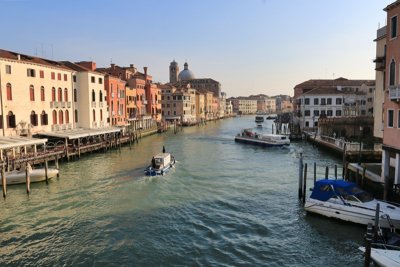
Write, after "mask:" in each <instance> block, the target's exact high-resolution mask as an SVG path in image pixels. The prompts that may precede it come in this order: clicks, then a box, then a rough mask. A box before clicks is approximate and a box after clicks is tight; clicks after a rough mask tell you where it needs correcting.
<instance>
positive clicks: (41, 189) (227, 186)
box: [0, 116, 365, 266]
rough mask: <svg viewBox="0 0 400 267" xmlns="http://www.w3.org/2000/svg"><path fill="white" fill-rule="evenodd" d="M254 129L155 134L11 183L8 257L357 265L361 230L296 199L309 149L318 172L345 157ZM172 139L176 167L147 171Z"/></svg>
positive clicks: (4, 220)
mask: <svg viewBox="0 0 400 267" xmlns="http://www.w3.org/2000/svg"><path fill="white" fill-rule="evenodd" d="M253 126H255V124H254V118H253V117H252V116H249V117H241V118H234V119H226V120H223V121H219V122H216V123H214V122H213V123H208V124H207V126H201V127H192V128H184V129H183V132H179V133H178V134H176V135H175V134H173V132H171V133H167V134H165V135H154V136H150V137H146V138H144V139H142V140H141V141H140V143H139V144H138V145H134V146H133V147H132V149H129V147H123V148H122V149H121V151H118V150H115V151H108V152H106V153H103V152H101V153H94V154H91V155H86V156H84V157H83V158H82V159H81V160H79V161H75V162H70V163H63V164H61V165H60V173H61V175H60V178H58V179H53V180H52V181H51V182H50V183H49V185H46V184H45V183H42V184H32V186H31V187H32V188H31V195H30V196H27V195H26V193H25V187H24V186H13V187H9V191H8V196H7V199H6V200H5V201H2V203H1V204H0V205H2V209H1V215H0V233H1V239H0V256H1V257H0V265H1V266H7V265H18V266H20V265H30V266H32V265H33V266H54V265H56V266H58V265H67V266H70V265H73V266H76V265H78V266H79V265H81V266H87V265H93V266H104V265H106V266H108V265H115V266H125V265H127V266H132V265H136V266H159V265H166V266H168V265H183V266H193V265H201V266H203V265H205V266H210V265H218V266H220V265H222V266H238V265H248V266H261V265H264V266H322V265H327V266H344V265H346V266H360V265H361V264H362V255H361V253H359V252H358V251H357V247H358V246H359V245H360V244H362V237H363V234H364V232H365V229H364V227H360V226H354V225H351V224H344V223H341V222H337V221H331V220H328V219H325V218H321V217H316V216H306V214H305V212H304V211H303V209H302V207H301V205H300V204H299V202H298V200H297V180H298V169H297V168H298V150H299V149H300V148H301V149H302V150H303V151H304V154H305V162H309V163H312V162H314V161H317V164H318V166H319V169H318V172H319V173H321V176H322V175H323V173H324V168H325V166H326V165H329V166H330V167H332V166H333V165H334V164H340V160H338V159H334V158H332V157H331V156H329V155H326V154H324V153H323V152H321V151H319V150H318V149H317V148H313V147H312V146H309V145H307V144H305V143H302V142H299V143H293V144H291V146H290V147H289V148H284V149H281V148H268V149H266V148H260V147H257V146H249V145H244V144H237V143H235V142H234V136H235V135H236V134H237V133H238V132H240V130H241V129H242V128H249V127H253ZM270 130H271V122H270V121H266V122H264V127H263V128H262V129H257V131H260V132H261V131H263V132H269V131H270ZM163 145H164V146H165V147H166V149H167V152H171V153H172V154H173V155H174V156H175V158H176V159H177V164H176V166H175V168H173V169H172V170H171V171H170V172H169V173H167V174H166V175H164V176H159V177H151V178H149V177H145V176H144V175H143V170H144V168H145V167H146V166H147V165H148V164H149V161H150V159H151V157H152V156H153V154H156V153H158V152H161V150H162V147H163Z"/></svg>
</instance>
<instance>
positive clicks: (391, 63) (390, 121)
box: [382, 0, 400, 184]
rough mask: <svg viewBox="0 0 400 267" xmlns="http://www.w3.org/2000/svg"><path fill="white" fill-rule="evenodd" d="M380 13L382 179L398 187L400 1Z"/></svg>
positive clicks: (399, 169)
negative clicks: (382, 15)
mask: <svg viewBox="0 0 400 267" xmlns="http://www.w3.org/2000/svg"><path fill="white" fill-rule="evenodd" d="M384 10H385V11H386V12H387V34H386V70H387V73H386V79H385V86H384V88H385V96H384V104H383V124H384V128H383V145H382V179H385V178H386V177H389V178H394V184H400V104H399V103H400V74H399V66H400V35H399V26H400V25H399V20H400V1H399V0H398V1H396V2H393V3H392V4H390V5H388V6H387V7H386V8H385V9H384ZM389 173H394V177H393V176H392V175H390V176H389Z"/></svg>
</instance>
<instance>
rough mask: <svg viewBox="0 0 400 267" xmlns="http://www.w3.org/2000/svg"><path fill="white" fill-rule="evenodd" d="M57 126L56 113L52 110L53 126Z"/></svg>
mask: <svg viewBox="0 0 400 267" xmlns="http://www.w3.org/2000/svg"><path fill="white" fill-rule="evenodd" d="M56 124H57V111H55V110H53V125H56Z"/></svg>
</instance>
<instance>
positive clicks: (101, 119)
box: [100, 109, 103, 121]
mask: <svg viewBox="0 0 400 267" xmlns="http://www.w3.org/2000/svg"><path fill="white" fill-rule="evenodd" d="M100 121H103V110H102V109H100Z"/></svg>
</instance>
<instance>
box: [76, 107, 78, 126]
mask: <svg viewBox="0 0 400 267" xmlns="http://www.w3.org/2000/svg"><path fill="white" fill-rule="evenodd" d="M75 123H78V110H77V109H75Z"/></svg>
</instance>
